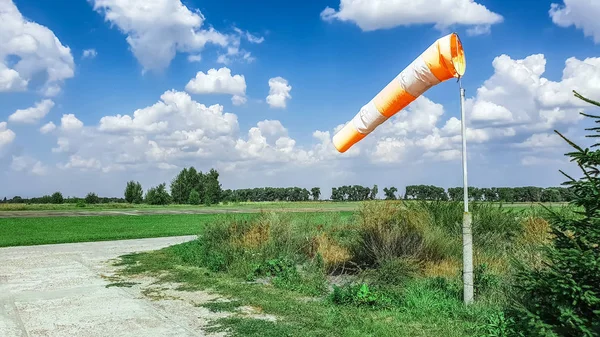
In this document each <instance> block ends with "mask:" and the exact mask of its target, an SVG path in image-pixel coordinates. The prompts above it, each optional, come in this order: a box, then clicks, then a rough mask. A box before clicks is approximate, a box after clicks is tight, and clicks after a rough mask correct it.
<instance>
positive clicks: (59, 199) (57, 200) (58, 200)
mask: <svg viewBox="0 0 600 337" xmlns="http://www.w3.org/2000/svg"><path fill="white" fill-rule="evenodd" d="M50 198H51V200H52V201H51V202H52V203H53V204H62V203H63V202H64V200H65V199H64V198H63V195H62V193H60V192H54V193H53V194H52V196H51V197H50Z"/></svg>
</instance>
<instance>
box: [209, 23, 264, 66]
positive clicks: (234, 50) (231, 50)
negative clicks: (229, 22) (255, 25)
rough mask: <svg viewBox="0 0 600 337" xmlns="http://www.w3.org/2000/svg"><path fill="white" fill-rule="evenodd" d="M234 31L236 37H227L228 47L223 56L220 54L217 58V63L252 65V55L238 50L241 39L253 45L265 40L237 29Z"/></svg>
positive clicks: (233, 35)
mask: <svg viewBox="0 0 600 337" xmlns="http://www.w3.org/2000/svg"><path fill="white" fill-rule="evenodd" d="M234 31H235V32H236V34H237V35H236V34H232V35H229V46H228V47H227V51H226V53H225V54H220V55H219V56H218V57H217V63H222V64H230V63H231V62H232V61H234V60H238V61H241V62H246V63H252V62H253V61H254V60H255V58H254V57H253V56H252V54H251V53H250V52H248V51H246V50H244V49H241V48H240V45H241V41H242V38H245V39H247V40H248V42H250V43H254V44H260V43H263V42H264V40H265V38H264V37H258V36H255V35H252V34H250V33H249V32H244V31H243V30H241V29H239V28H234Z"/></svg>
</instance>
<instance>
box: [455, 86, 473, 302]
mask: <svg viewBox="0 0 600 337" xmlns="http://www.w3.org/2000/svg"><path fill="white" fill-rule="evenodd" d="M458 83H459V87H460V116H461V118H460V120H461V131H462V169H463V201H464V206H465V209H464V213H463V226H462V235H463V293H464V302H465V304H471V303H473V232H472V230H471V220H472V218H471V213H469V188H468V183H467V125H466V124H467V123H466V120H465V89H463V87H462V82H461V81H460V78H459V79H458Z"/></svg>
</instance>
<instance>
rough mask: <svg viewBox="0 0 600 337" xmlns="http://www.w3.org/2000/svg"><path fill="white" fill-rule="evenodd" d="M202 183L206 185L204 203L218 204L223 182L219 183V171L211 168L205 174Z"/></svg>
mask: <svg viewBox="0 0 600 337" xmlns="http://www.w3.org/2000/svg"><path fill="white" fill-rule="evenodd" d="M202 185H203V187H204V198H203V201H204V204H205V205H212V204H218V203H219V202H220V201H221V191H222V189H221V184H220V183H219V172H217V170H215V169H210V171H208V173H206V174H204V176H203V181H202Z"/></svg>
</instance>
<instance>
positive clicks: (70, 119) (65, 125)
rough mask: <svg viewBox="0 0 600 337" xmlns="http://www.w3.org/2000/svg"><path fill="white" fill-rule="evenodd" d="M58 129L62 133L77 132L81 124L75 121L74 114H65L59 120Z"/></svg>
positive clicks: (77, 120)
mask: <svg viewBox="0 0 600 337" xmlns="http://www.w3.org/2000/svg"><path fill="white" fill-rule="evenodd" d="M60 127H61V128H62V129H63V130H64V131H73V130H79V129H81V128H82V127H83V122H82V121H80V120H79V119H77V117H75V115H74V114H65V115H63V116H62V118H61V119H60Z"/></svg>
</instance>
